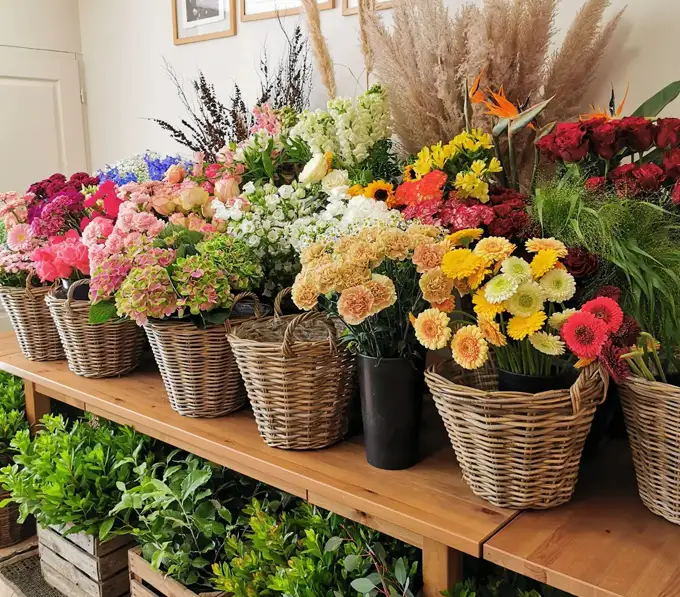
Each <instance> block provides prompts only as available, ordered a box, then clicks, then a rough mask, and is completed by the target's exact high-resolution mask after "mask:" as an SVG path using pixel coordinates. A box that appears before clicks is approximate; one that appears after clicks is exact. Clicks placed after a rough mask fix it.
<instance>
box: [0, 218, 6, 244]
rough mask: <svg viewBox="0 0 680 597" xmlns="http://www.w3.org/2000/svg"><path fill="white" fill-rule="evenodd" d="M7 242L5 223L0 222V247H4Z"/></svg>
mask: <svg viewBox="0 0 680 597" xmlns="http://www.w3.org/2000/svg"><path fill="white" fill-rule="evenodd" d="M6 242H7V229H6V228H5V223H4V222H0V245H4V244H5V243H6Z"/></svg>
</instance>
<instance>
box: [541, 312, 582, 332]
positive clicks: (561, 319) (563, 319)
mask: <svg viewBox="0 0 680 597" xmlns="http://www.w3.org/2000/svg"><path fill="white" fill-rule="evenodd" d="M575 313H576V309H565V310H564V311H561V312H559V313H553V314H552V315H551V316H550V319H548V325H549V326H550V327H551V328H552V329H553V330H557V331H558V332H559V331H560V330H561V329H562V326H563V325H564V324H565V323H567V320H568V319H569V318H570V317H571V316H572V315H574V314H575Z"/></svg>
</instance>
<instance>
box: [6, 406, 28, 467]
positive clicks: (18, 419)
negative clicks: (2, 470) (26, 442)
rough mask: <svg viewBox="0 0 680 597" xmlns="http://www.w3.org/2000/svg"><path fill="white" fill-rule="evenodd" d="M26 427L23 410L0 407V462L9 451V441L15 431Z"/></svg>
mask: <svg viewBox="0 0 680 597" xmlns="http://www.w3.org/2000/svg"><path fill="white" fill-rule="evenodd" d="M25 429H28V421H27V420H26V413H25V412H24V411H23V410H5V409H4V408H3V409H0V462H2V457H3V456H5V455H8V454H9V452H10V443H11V442H12V440H13V439H14V437H15V436H16V434H17V433H19V432H20V431H22V430H25Z"/></svg>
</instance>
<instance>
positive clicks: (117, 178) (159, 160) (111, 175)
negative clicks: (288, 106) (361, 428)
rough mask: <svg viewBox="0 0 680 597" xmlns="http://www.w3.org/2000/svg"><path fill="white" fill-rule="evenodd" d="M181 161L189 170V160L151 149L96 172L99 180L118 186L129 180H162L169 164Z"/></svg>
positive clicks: (190, 165)
mask: <svg viewBox="0 0 680 597" xmlns="http://www.w3.org/2000/svg"><path fill="white" fill-rule="evenodd" d="M179 163H182V164H183V165H184V168H185V169H186V170H187V171H190V170H191V167H192V164H191V162H190V161H185V160H184V158H182V156H180V155H176V156H166V157H162V156H161V155H160V154H158V153H155V152H153V151H147V152H146V153H140V154H137V155H133V156H131V157H129V158H125V159H124V160H121V161H120V162H117V163H116V164H112V165H107V166H106V167H104V168H103V169H102V170H101V171H99V172H98V174H99V176H100V178H101V181H102V182H104V181H105V180H112V181H113V182H115V183H116V184H117V185H118V186H122V185H124V184H127V183H129V182H140V183H141V182H148V181H150V180H163V178H165V173H166V172H167V171H168V168H170V166H174V165H175V164H179Z"/></svg>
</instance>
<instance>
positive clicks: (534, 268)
mask: <svg viewBox="0 0 680 597" xmlns="http://www.w3.org/2000/svg"><path fill="white" fill-rule="evenodd" d="M557 259H558V257H557V251H555V249H541V250H540V251H539V252H538V253H536V255H534V258H533V259H532V260H531V274H532V275H533V276H534V278H536V279H538V278H542V277H543V276H545V275H546V274H547V273H548V272H549V271H551V270H552V269H554V268H555V265H556V264H557Z"/></svg>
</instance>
